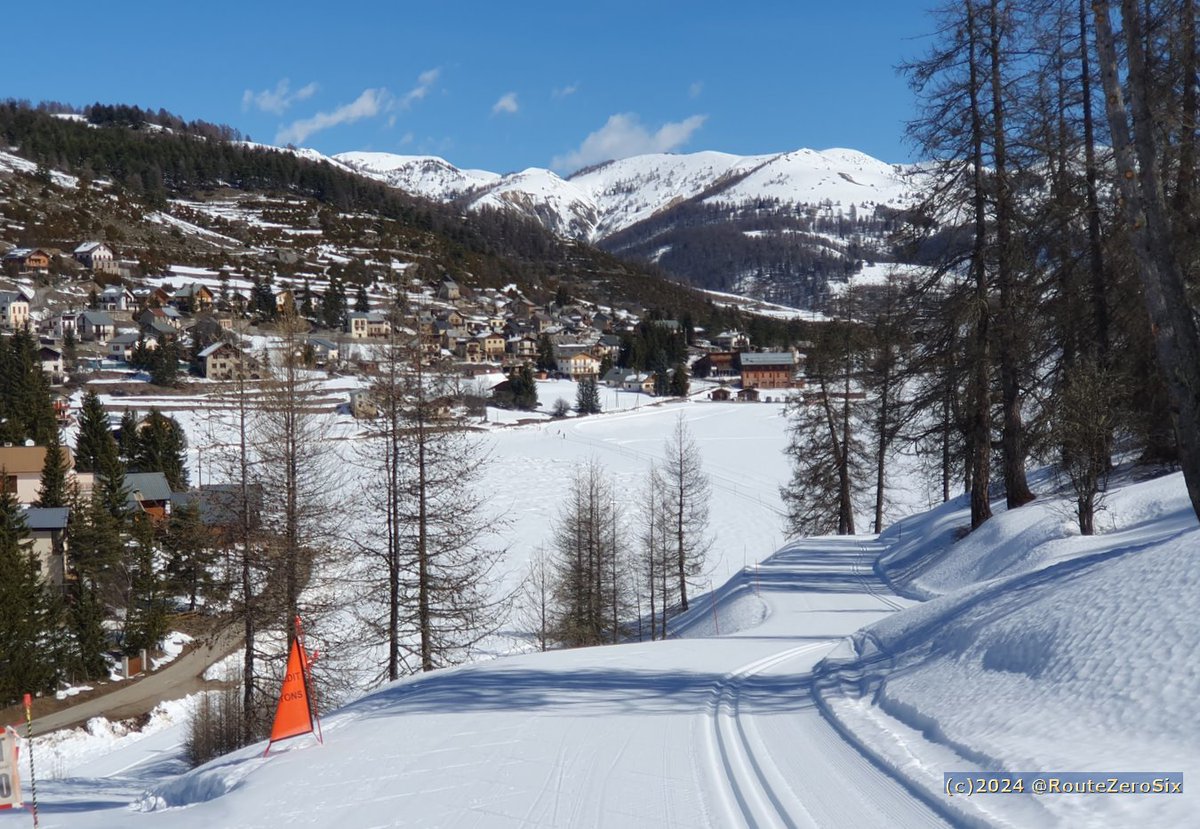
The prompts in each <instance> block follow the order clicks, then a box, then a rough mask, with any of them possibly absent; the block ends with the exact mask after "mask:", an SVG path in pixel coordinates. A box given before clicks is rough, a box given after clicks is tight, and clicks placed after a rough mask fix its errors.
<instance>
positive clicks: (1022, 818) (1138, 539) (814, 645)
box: [0, 388, 1200, 829]
mask: <svg viewBox="0 0 1200 829" xmlns="http://www.w3.org/2000/svg"><path fill="white" fill-rule="evenodd" d="M564 390H565V388H564ZM546 391H550V389H549V388H547V389H546ZM541 397H542V398H543V402H545V401H546V399H547V398H548V399H549V400H550V401H552V400H553V398H554V395H553V394H542V395H541ZM569 399H573V396H572V398H569ZM681 414H682V416H683V417H684V418H685V420H686V422H687V424H688V428H689V429H690V431H691V432H692V434H693V435H694V436H695V438H696V440H697V442H698V444H699V445H700V447H701V450H702V452H703V457H704V465H705V468H706V470H707V471H708V473H709V475H710V476H711V478H712V483H713V500H712V513H711V518H712V530H713V535H714V539H715V543H714V546H713V552H712V556H711V559H710V565H709V570H710V573H711V576H710V578H711V580H712V583H713V585H714V586H715V590H714V591H713V592H711V593H705V592H701V593H700V594H699V595H698V596H697V597H695V600H694V606H693V608H692V610H691V611H690V612H689V614H687V616H685V617H682V618H680V619H679V620H677V621H676V622H674V623H673V628H672V633H673V638H672V639H670V640H668V641H666V642H653V643H652V642H640V643H631V644H627V645H621V646H614V647H608V648H598V649H585V650H577V651H564V652H555V653H550V654H523V655H514V656H509V657H505V658H499V659H492V660H489V661H486V662H479V663H475V664H472V665H468V666H463V667H460V668H456V669H451V670H446V671H441V672H437V673H434V674H429V675H425V676H422V677H417V678H410V679H407V680H402V681H400V682H398V683H395V684H392V685H389V686H385V687H383V688H381V689H379V690H377V691H374V692H371V693H368V694H366V695H365V696H363V697H361V698H360V699H357V700H355V701H352V702H351V703H350V704H349V705H347V706H345V707H344V708H342V709H341V710H339V711H336V712H333V713H331V714H330V715H329V716H328V717H327V718H326V719H325V727H324V735H325V744H324V745H316V744H315V743H314V741H313V740H312V739H311V738H308V737H302V738H298V739H295V740H293V741H291V742H290V743H287V744H284V745H282V746H280V747H279V748H278V751H277V752H273V753H272V756H271V757H269V758H266V759H264V758H262V757H261V754H262V746H258V747H251V748H247V749H246V750H244V751H241V752H237V753H235V754H232V755H229V756H227V757H225V758H221V759H218V760H216V761H213V762H212V763H209V764H208V765H207V766H204V767H202V768H200V769H198V770H195V771H192V772H187V773H183V772H184V766H183V763H182V760H181V751H182V748H181V745H180V744H181V742H182V735H183V730H182V726H180V725H178V724H177V723H178V714H177V712H176V711H174V710H164V711H162V712H160V713H159V714H158V715H157V716H156V717H154V718H152V720H151V726H150V727H149V728H147V729H146V732H145V733H146V734H147V736H145V737H144V738H142V739H140V740H138V739H137V738H135V737H133V736H131V735H126V734H123V733H120V732H121V727H120V726H115V727H114V726H107V725H105V724H102V723H93V724H91V725H90V726H89V729H90V730H89V731H88V732H87V733H82V732H81V733H77V734H75V735H56V736H55V737H53V738H51V737H48V738H46V740H45V744H44V745H43V743H41V742H39V744H38V745H37V746H35V749H38V750H41V751H42V752H43V754H42V755H41V756H44V757H46V758H47V760H46V761H45V762H46V763H48V764H49V765H48V766H47V767H48V768H49V769H50V770H51V773H50V775H49V776H50V777H52V778H55V779H45V778H44V777H43V778H42V779H41V780H40V781H39V783H40V785H39V798H40V800H41V805H42V825H43V826H47V827H74V826H79V827H104V826H139V825H144V826H174V827H184V828H185V829H193V827H209V826H246V827H252V826H272V827H274V826H277V825H280V824H283V823H288V824H298V825H312V826H333V825H340V826H346V827H349V826H360V825H361V826H501V827H503V826H546V827H551V826H555V827H557V826H581V825H583V826H612V827H637V826H656V827H658V826H687V827H693V826H721V827H724V826H848V827H861V826H867V827H874V826H905V827H907V826H923V825H942V824H944V823H946V822H949V823H953V824H961V825H997V826H1015V827H1027V826H1062V827H1078V826H1084V827H1086V826H1096V827H1100V826H1139V827H1181V826H1188V825H1193V824H1194V816H1195V814H1196V813H1197V803H1196V800H1195V797H1194V796H1190V795H1188V794H1184V795H1129V794H1127V795H1046V796H1043V797H1040V798H1035V797H1034V796H1032V795H1028V794H1026V795H989V796H976V797H974V798H961V797H960V798H953V799H951V798H947V797H945V795H944V794H943V792H942V780H943V778H942V776H943V774H944V773H945V772H950V771H981V770H991V771H1100V772H1121V771H1146V772H1180V771H1182V772H1183V774H1184V776H1185V779H1186V780H1189V781H1190V780H1194V779H1196V775H1198V774H1200V726H1197V725H1196V723H1197V722H1200V646H1198V645H1197V643H1198V642H1200V613H1197V610H1200V608H1198V607H1197V606H1198V605H1200V564H1198V563H1197V560H1196V551H1197V550H1198V549H1200V527H1198V526H1197V522H1196V519H1195V517H1194V516H1193V515H1192V513H1191V511H1190V508H1189V506H1188V502H1187V499H1186V496H1185V493H1184V488H1183V484H1182V481H1181V479H1180V476H1178V475H1172V476H1167V477H1163V478H1158V479H1154V480H1149V481H1144V482H1134V481H1133V480H1132V479H1130V478H1128V477H1127V478H1126V479H1123V481H1122V483H1121V485H1120V486H1118V487H1115V488H1114V490H1113V491H1112V492H1111V493H1110V494H1109V495H1108V497H1107V498H1106V501H1105V504H1104V510H1103V512H1102V513H1101V515H1100V516H1099V519H1098V521H1097V524H1098V527H1099V529H1100V532H1101V534H1100V535H1098V536H1095V537H1092V538H1081V537H1080V536H1079V535H1078V534H1077V532H1076V531H1075V529H1074V525H1073V521H1072V516H1071V514H1070V502H1069V499H1068V498H1067V497H1065V496H1062V495H1055V494H1054V493H1053V486H1054V482H1053V480H1052V479H1051V478H1048V477H1042V478H1039V479H1038V490H1039V493H1040V496H1041V497H1039V499H1038V500H1037V501H1035V502H1033V503H1032V504H1030V505H1028V506H1026V507H1024V508H1022V509H1020V510H1015V511H1012V512H1006V511H1004V510H1003V505H1002V504H1001V503H998V504H997V505H996V506H995V509H996V510H997V514H996V516H995V518H994V519H993V520H992V521H990V522H989V523H988V524H987V525H985V527H984V528H982V529H981V530H980V531H978V532H976V533H974V534H971V535H968V536H966V537H964V538H962V540H959V541H957V542H956V541H955V539H956V538H959V537H960V536H961V535H962V532H961V531H962V529H963V528H964V527H965V526H966V524H967V513H966V511H965V505H964V504H962V503H961V502H952V503H950V504H947V505H943V506H938V507H936V508H934V509H932V510H929V511H927V512H921V511H919V509H918V508H924V504H923V499H924V498H925V496H924V494H923V492H924V490H923V487H920V486H918V485H917V482H916V481H915V479H913V478H912V477H911V474H910V473H902V474H901V475H899V481H898V484H899V485H898V486H897V487H896V489H897V490H900V492H898V495H899V496H901V504H900V505H898V506H896V507H894V508H893V509H894V510H895V513H896V514H897V515H898V514H900V512H901V511H902V510H907V511H909V512H917V514H914V515H911V516H910V517H908V518H906V519H904V520H902V521H899V522H898V523H895V524H893V526H892V527H891V528H889V529H888V530H887V531H886V532H885V533H884V534H883V535H882V536H880V537H878V538H876V537H873V536H860V537H852V538H844V539H834V538H829V539H810V540H794V541H790V542H787V541H785V539H784V538H783V536H782V524H781V520H780V515H779V510H780V503H779V498H778V492H777V487H778V485H779V483H780V482H782V481H783V480H784V479H785V477H786V475H787V471H788V470H787V464H786V460H785V458H784V456H783V453H782V449H783V447H784V445H785V443H786V432H785V425H786V424H785V421H784V418H783V417H782V416H781V414H782V406H781V405H779V404H765V403H763V404H731V403H709V402H703V401H698V400H695V401H690V402H671V403H666V404H663V405H656V406H648V407H639V408H637V409H627V410H624V411H618V412H612V413H609V414H604V415H600V416H592V417H586V418H576V417H571V418H565V419H560V420H546V421H544V422H538V423H534V424H530V425H524V426H517V427H512V426H509V427H506V426H499V425H494V426H492V428H491V429H490V431H487V432H485V433H482V437H481V439H483V440H485V441H487V442H488V443H489V444H490V445H491V447H492V453H493V456H494V461H493V463H492V464H491V465H490V466H489V467H487V468H486V469H485V470H483V471H482V472H481V474H480V480H479V485H480V486H481V487H482V488H484V490H485V491H488V492H490V493H492V505H493V507H494V508H495V509H496V510H497V511H498V512H499V513H501V514H503V515H504V516H505V517H506V518H507V519H508V520H507V522H506V524H505V525H504V527H503V528H501V529H499V530H498V532H500V533H501V534H503V536H504V541H505V544H506V547H507V550H508V553H507V559H506V562H505V571H506V574H507V575H506V577H505V579H504V580H502V581H504V582H505V585H511V584H512V583H514V582H513V581H512V580H513V579H515V578H518V577H519V575H520V572H521V570H522V569H523V565H524V562H525V560H526V559H527V558H528V556H529V555H530V553H531V552H532V550H533V549H535V548H536V547H537V546H538V545H539V544H543V543H545V542H546V541H547V539H548V536H549V533H550V525H551V523H552V521H553V519H554V517H555V516H556V515H557V511H558V508H559V501H560V499H561V495H562V492H563V490H564V487H565V485H566V481H567V480H568V479H569V477H570V475H571V473H572V471H573V470H574V468H575V466H576V464H578V463H581V462H583V461H586V460H588V459H591V458H594V459H596V460H598V461H600V462H601V463H602V464H603V465H604V466H605V467H606V468H607V469H608V471H609V472H610V474H611V475H612V476H613V478H614V479H615V480H616V482H617V489H618V491H619V492H622V493H626V494H627V495H628V498H629V500H630V501H631V502H636V498H637V491H638V489H639V487H640V485H641V479H642V476H643V475H644V472H645V470H646V468H647V467H648V465H649V464H650V463H651V461H652V460H653V459H655V458H657V457H659V456H660V455H661V451H662V446H663V443H664V441H665V440H666V438H667V436H668V434H669V433H670V431H671V429H672V428H673V427H674V424H675V419H676V418H677V417H678V416H680V415H681ZM334 417H337V418H338V419H339V423H340V424H341V428H344V429H345V430H347V433H348V432H349V430H351V429H353V428H354V425H353V423H352V422H350V421H348V419H347V420H346V421H345V422H342V421H341V418H344V417H345V416H344V415H336V416H334ZM901 468H902V469H903V468H905V467H903V466H902V467H901ZM772 551H777V552H774V553H773V554H772ZM185 704H186V703H180V704H179V705H185ZM39 762H40V761H39ZM23 820H28V816H27V815H21V814H16V813H14V814H8V815H5V814H2V813H0V829H5V828H6V827H8V826H17V825H23V824H22V823H21V821H23Z"/></svg>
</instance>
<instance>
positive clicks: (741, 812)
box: [706, 642, 829, 829]
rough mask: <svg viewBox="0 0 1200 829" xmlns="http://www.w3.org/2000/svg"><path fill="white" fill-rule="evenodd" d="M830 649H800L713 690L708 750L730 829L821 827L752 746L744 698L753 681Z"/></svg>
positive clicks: (750, 667) (731, 676)
mask: <svg viewBox="0 0 1200 829" xmlns="http://www.w3.org/2000/svg"><path fill="white" fill-rule="evenodd" d="M828 644H829V643H828V642H815V643H809V644H806V645H800V646H799V647H794V648H788V649H787V650H784V651H780V652H779V653H775V654H772V655H770V656H767V657H764V658H762V659H759V660H757V661H755V662H751V663H749V664H747V665H743V666H742V667H740V668H738V669H737V670H735V671H732V672H731V673H728V674H726V675H725V676H724V677H723V678H722V680H721V682H720V684H719V685H717V686H716V687H715V688H714V689H713V701H712V703H711V705H710V708H709V713H708V716H709V718H710V720H711V728H710V729H709V730H708V739H707V743H706V744H707V748H708V759H709V770H710V774H711V776H712V778H713V780H714V781H715V783H716V788H717V791H718V800H719V805H720V807H721V809H722V811H723V812H724V817H725V824H726V825H730V826H735V825H745V826H751V827H768V826H769V827H787V829H799V827H801V826H816V823H815V822H814V821H813V819H812V817H811V815H809V814H808V812H807V810H806V809H805V808H804V804H803V803H801V802H800V801H799V800H798V799H797V798H796V797H795V795H794V794H792V792H791V790H790V788H788V786H787V784H786V781H785V780H784V779H783V776H782V775H781V774H780V772H779V770H778V769H777V768H775V766H774V764H773V763H772V761H771V759H770V757H769V756H768V755H767V754H766V752H765V751H762V750H761V749H760V750H756V748H755V746H754V745H753V744H752V741H751V740H750V738H749V737H748V735H747V732H746V729H745V725H744V723H743V722H742V721H741V719H740V717H739V714H738V697H739V695H740V693H741V685H742V684H743V683H744V682H745V681H746V680H747V679H749V678H750V677H752V676H754V675H756V674H759V673H762V672H763V671H766V670H769V669H770V668H773V667H774V666H776V665H779V664H781V663H783V662H787V661H788V660H790V659H793V658H795V657H797V656H800V655H801V654H803V653H807V652H809V651H813V650H817V649H819V648H823V647H826V646H827V645H828ZM772 781H774V782H772ZM797 819H799V820H800V821H801V822H797Z"/></svg>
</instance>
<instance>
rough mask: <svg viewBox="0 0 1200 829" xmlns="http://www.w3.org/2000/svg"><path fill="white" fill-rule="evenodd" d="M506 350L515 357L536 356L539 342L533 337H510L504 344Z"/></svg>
mask: <svg viewBox="0 0 1200 829" xmlns="http://www.w3.org/2000/svg"><path fill="white" fill-rule="evenodd" d="M504 350H505V351H506V352H507V353H509V354H512V355H513V356H514V357H522V358H527V357H536V356H537V352H538V343H537V340H535V339H534V338H533V337H510V338H509V339H508V340H507V341H506V342H505V344H504Z"/></svg>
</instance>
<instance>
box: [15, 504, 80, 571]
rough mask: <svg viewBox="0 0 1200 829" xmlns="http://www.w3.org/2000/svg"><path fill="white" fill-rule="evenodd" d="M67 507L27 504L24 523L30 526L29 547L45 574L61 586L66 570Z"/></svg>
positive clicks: (68, 511)
mask: <svg viewBox="0 0 1200 829" xmlns="http://www.w3.org/2000/svg"><path fill="white" fill-rule="evenodd" d="M69 517H70V510H68V509H67V508H66V507H26V509H25V526H26V527H27V528H28V529H29V535H28V538H29V541H30V549H31V551H32V552H33V554H34V556H35V557H36V558H37V561H38V565H39V569H40V570H41V575H42V578H43V579H45V580H46V582H47V583H48V584H50V585H53V586H56V587H57V586H61V585H62V583H63V582H64V581H66V574H67V521H68V519H69Z"/></svg>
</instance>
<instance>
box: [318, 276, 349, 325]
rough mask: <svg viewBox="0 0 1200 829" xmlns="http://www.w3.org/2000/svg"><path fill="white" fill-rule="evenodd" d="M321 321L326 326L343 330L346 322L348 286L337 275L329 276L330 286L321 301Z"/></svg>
mask: <svg viewBox="0 0 1200 829" xmlns="http://www.w3.org/2000/svg"><path fill="white" fill-rule="evenodd" d="M321 322H322V323H323V324H324V326H325V327H326V328H329V329H333V330H335V331H338V330H341V329H342V327H344V326H345V324H346V288H345V286H343V285H342V281H341V280H340V279H338V278H337V277H336V276H331V277H329V287H328V288H326V289H325V297H324V299H323V300H322V302H321Z"/></svg>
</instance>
